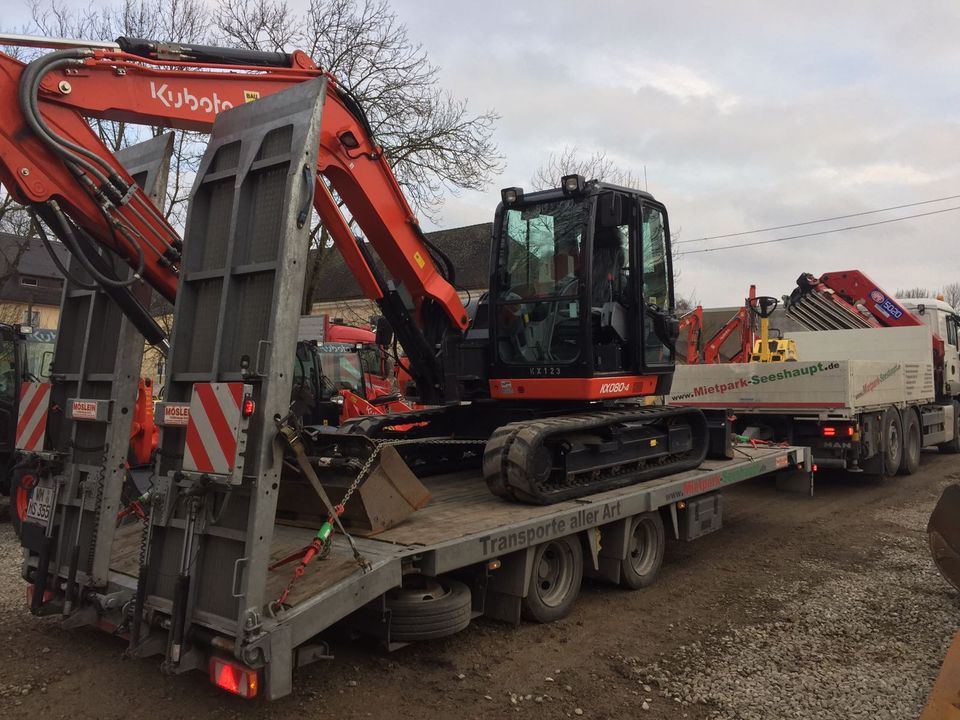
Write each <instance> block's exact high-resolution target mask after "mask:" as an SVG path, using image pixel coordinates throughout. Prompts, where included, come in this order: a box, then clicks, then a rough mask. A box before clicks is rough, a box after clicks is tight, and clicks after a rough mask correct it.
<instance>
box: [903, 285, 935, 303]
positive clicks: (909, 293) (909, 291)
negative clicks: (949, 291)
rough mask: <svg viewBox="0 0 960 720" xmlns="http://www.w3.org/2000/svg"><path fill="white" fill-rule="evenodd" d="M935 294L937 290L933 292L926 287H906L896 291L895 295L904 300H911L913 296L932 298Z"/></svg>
mask: <svg viewBox="0 0 960 720" xmlns="http://www.w3.org/2000/svg"><path fill="white" fill-rule="evenodd" d="M935 295H936V292H931V291H930V290H929V289H927V288H924V287H912V288H905V289H903V290H897V291H896V292H895V293H894V297H898V298H901V299H903V300H909V299H911V298H930V297H934V296H935Z"/></svg>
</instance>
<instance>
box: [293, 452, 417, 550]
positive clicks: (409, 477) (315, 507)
mask: <svg viewBox="0 0 960 720" xmlns="http://www.w3.org/2000/svg"><path fill="white" fill-rule="evenodd" d="M319 479H320V483H321V484H322V485H323V489H324V490H326V492H327V494H328V495H329V496H330V499H331V500H332V501H333V502H334V503H337V502H340V500H341V498H343V496H344V494H345V493H346V492H347V490H348V488H349V487H350V486H351V485H352V484H353V482H354V480H355V479H356V468H355V467H353V466H352V467H351V469H350V470H345V469H343V470H336V469H333V468H325V469H324V471H323V472H321V473H319ZM429 501H430V491H429V490H427V488H425V487H424V486H423V484H422V483H421V482H420V481H419V480H418V479H417V476H416V475H414V474H413V472H412V471H411V470H410V468H409V467H407V463H406V462H404V460H403V458H402V457H400V454H399V453H398V452H397V451H396V449H394V448H393V447H391V446H389V445H387V446H384V447H382V448H381V449H380V454H379V456H378V457H377V460H376V464H375V465H374V467H373V469H372V470H371V471H370V473H369V474H368V475H367V477H366V479H365V480H364V481H363V482H362V483H361V484H360V487H358V488H357V489H356V491H355V492H354V493H353V494H352V495H351V497H350V500H349V501H348V502H347V503H346V504H345V505H344V513H343V515H341V517H340V519H341V521H342V522H343V525H344V527H346V529H347V530H348V531H350V532H351V533H353V534H356V535H376V534H377V533H380V532H383V531H384V530H389V529H390V528H392V527H396V526H397V525H399V524H400V523H402V522H403V521H404V520H406V519H407V518H408V517H409V516H410V514H411V513H413V512H415V511H417V510H419V509H420V508H422V507H423V506H424V505H426V504H427V503H428V502H429ZM277 517H278V518H281V519H283V520H285V521H287V522H288V523H290V524H294V525H304V526H306V527H319V526H320V523H322V522H323V521H324V520H326V510H325V508H324V506H323V503H322V502H321V500H320V498H319V496H318V495H317V493H316V492H315V491H314V489H313V487H312V486H311V485H310V484H309V483H308V482H307V481H306V479H305V478H303V477H302V475H301V476H297V477H285V478H284V481H283V482H282V483H281V484H280V496H279V497H278V499H277Z"/></svg>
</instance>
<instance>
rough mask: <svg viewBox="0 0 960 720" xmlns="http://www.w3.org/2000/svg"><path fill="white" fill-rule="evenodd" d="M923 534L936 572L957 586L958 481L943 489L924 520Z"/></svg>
mask: <svg viewBox="0 0 960 720" xmlns="http://www.w3.org/2000/svg"><path fill="white" fill-rule="evenodd" d="M927 538H928V540H929V541H930V552H931V554H932V555H933V562H934V563H935V564H936V566H937V569H938V570H939V571H940V574H941V575H943V577H944V578H945V579H946V580H947V582H948V583H950V584H951V585H953V586H954V587H955V588H956V589H957V590H960V485H948V486H947V488H946V489H945V490H944V491H943V494H942V495H941V496H940V500H938V501H937V505H936V507H935V508H934V509H933V513H932V514H931V515H930V521H929V522H928V523H927Z"/></svg>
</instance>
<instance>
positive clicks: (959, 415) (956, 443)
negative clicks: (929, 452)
mask: <svg viewBox="0 0 960 720" xmlns="http://www.w3.org/2000/svg"><path fill="white" fill-rule="evenodd" d="M937 449H938V450H939V451H940V452H942V453H945V454H949V455H956V454H957V453H960V402H957V401H956V400H954V401H953V438H952V439H950V440H947V442H945V443H940V444H939V445H937Z"/></svg>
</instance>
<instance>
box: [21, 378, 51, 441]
mask: <svg viewBox="0 0 960 720" xmlns="http://www.w3.org/2000/svg"><path fill="white" fill-rule="evenodd" d="M49 407H50V383H39V382H25V383H23V384H22V385H21V386H20V409H19V412H18V414H17V437H16V447H17V449H18V450H27V451H29V452H37V451H39V450H43V440H44V437H45V436H46V434H47V410H48V408H49Z"/></svg>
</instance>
